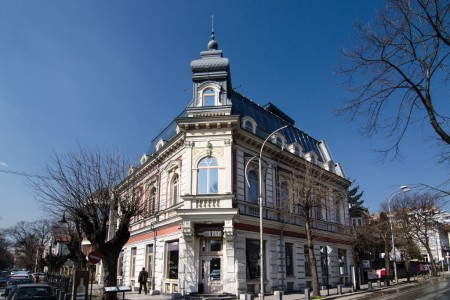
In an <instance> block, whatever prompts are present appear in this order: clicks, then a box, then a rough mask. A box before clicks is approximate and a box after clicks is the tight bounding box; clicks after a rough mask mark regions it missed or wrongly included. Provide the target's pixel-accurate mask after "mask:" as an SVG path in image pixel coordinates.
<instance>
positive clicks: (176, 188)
mask: <svg viewBox="0 0 450 300" xmlns="http://www.w3.org/2000/svg"><path fill="white" fill-rule="evenodd" d="M179 197H180V176H179V175H178V174H177V173H175V174H174V175H173V176H172V181H171V184H170V205H175V204H177V203H178V202H179Z"/></svg>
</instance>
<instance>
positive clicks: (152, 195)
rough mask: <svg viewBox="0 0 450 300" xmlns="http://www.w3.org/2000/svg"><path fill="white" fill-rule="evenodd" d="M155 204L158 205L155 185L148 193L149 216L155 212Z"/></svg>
mask: <svg viewBox="0 0 450 300" xmlns="http://www.w3.org/2000/svg"><path fill="white" fill-rule="evenodd" d="M155 206H156V188H155V187H154V186H153V187H151V188H150V191H149V193H148V206H147V212H148V215H149V216H151V215H153V214H154V213H155Z"/></svg>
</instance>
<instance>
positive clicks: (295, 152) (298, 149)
mask: <svg viewBox="0 0 450 300" xmlns="http://www.w3.org/2000/svg"><path fill="white" fill-rule="evenodd" d="M294 154H295V155H297V156H300V148H299V147H298V146H295V147H294Z"/></svg>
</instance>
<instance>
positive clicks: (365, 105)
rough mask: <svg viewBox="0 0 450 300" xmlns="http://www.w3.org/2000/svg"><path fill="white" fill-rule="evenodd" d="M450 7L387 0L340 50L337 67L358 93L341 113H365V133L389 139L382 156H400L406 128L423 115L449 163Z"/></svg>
mask: <svg viewBox="0 0 450 300" xmlns="http://www.w3.org/2000/svg"><path fill="white" fill-rule="evenodd" d="M449 12H450V1H449V0H387V6H386V8H385V9H384V10H382V11H379V12H378V15H377V19H376V20H375V21H374V22H373V23H372V24H370V25H367V26H363V25H362V24H357V25H356V30H357V33H358V35H357V38H356V41H355V45H354V47H353V49H351V50H344V51H343V53H344V56H345V57H346V58H347V59H348V62H349V65H348V66H344V67H342V68H341V70H340V71H341V74H343V75H344V76H345V77H346V78H347V79H346V83H347V84H348V87H349V88H350V90H351V91H352V92H354V93H355V94H356V96H355V98H354V99H352V100H351V101H349V102H348V103H347V104H346V105H345V106H344V107H343V108H342V109H341V110H340V112H341V113H348V114H349V116H350V117H351V120H358V121H360V120H361V118H360V117H361V116H362V117H364V118H365V125H363V126H362V128H361V129H362V133H364V134H366V135H367V136H369V137H371V136H372V135H374V134H379V133H382V134H384V135H385V136H386V137H387V138H388V139H391V140H392V143H391V145H390V146H389V147H388V148H387V149H381V150H380V153H381V154H382V155H381V157H382V159H383V160H386V159H389V158H392V159H393V158H396V157H398V155H399V153H400V144H401V141H402V139H403V138H404V136H405V133H406V131H407V129H408V128H409V127H410V126H411V125H412V124H413V123H420V122H422V119H424V120H426V121H427V122H428V123H429V124H430V125H431V127H432V128H433V130H434V132H435V133H436V134H437V137H438V143H440V144H442V148H441V149H442V160H443V161H447V162H449V157H450V156H449V154H450V151H449V147H448V146H449V145H450V135H449V131H448V130H449V116H448V115H447V113H448V111H446V109H445V106H444V103H446V102H447V99H448V95H447V94H445V92H446V91H447V90H448V88H447V87H446V84H447V80H448V79H449V69H448V67H449V59H450V39H449V20H450V14H449ZM391 155H392V156H391Z"/></svg>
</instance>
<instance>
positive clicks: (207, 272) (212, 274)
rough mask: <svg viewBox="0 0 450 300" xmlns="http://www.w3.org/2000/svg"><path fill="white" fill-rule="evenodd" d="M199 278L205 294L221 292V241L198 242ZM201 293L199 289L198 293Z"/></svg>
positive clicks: (207, 240)
mask: <svg viewBox="0 0 450 300" xmlns="http://www.w3.org/2000/svg"><path fill="white" fill-rule="evenodd" d="M200 246H201V247H200V272H199V273H200V274H199V275H200V278H199V281H200V283H201V286H202V287H203V293H205V294H217V293H221V292H222V289H223V288H222V240H218V239H201V240H200ZM199 292H201V289H200V291H199Z"/></svg>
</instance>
